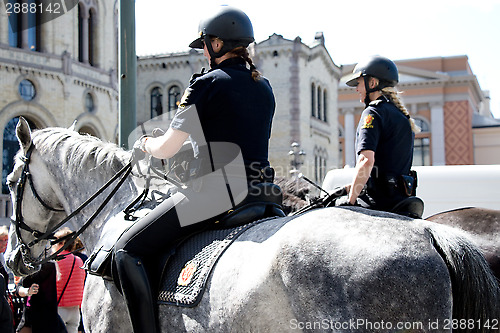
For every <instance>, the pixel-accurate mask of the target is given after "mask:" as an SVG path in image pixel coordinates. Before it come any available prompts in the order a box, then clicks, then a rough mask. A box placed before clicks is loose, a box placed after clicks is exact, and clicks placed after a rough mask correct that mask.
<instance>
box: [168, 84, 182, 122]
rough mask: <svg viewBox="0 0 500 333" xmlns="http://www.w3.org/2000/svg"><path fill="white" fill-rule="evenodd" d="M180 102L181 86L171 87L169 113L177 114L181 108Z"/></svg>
mask: <svg viewBox="0 0 500 333" xmlns="http://www.w3.org/2000/svg"><path fill="white" fill-rule="evenodd" d="M180 102H181V88H179V86H171V87H170V89H168V111H174V112H173V113H175V110H177V108H178V107H179V103H180ZM169 115H170V112H169ZM169 117H170V116H169Z"/></svg>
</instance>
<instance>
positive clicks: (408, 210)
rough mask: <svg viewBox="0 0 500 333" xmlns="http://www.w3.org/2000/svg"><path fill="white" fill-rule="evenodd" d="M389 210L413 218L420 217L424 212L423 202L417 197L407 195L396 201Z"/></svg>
mask: <svg viewBox="0 0 500 333" xmlns="http://www.w3.org/2000/svg"><path fill="white" fill-rule="evenodd" d="M391 212H393V213H396V214H399V215H404V216H408V217H411V218H414V219H421V218H422V215H423V213H424V202H423V201H422V199H420V198H419V197H408V198H405V199H403V200H401V201H400V202H398V203H397V204H396V205H395V206H394V207H393V208H392V209H391Z"/></svg>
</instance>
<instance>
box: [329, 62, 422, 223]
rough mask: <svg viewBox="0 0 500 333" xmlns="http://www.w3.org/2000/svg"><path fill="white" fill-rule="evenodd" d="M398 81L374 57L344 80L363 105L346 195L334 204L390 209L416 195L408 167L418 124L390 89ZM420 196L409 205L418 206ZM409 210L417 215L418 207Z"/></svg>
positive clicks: (388, 66)
mask: <svg viewBox="0 0 500 333" xmlns="http://www.w3.org/2000/svg"><path fill="white" fill-rule="evenodd" d="M398 81H399V74H398V69H397V67H396V65H395V64H394V62H392V61H391V60H390V59H387V58H384V57H380V56H375V57H371V58H370V59H368V61H366V62H364V63H358V64H357V65H356V67H355V68H354V71H353V73H352V74H351V76H350V77H349V79H348V80H347V82H346V83H347V85H348V86H351V87H356V91H357V92H358V94H359V96H360V99H361V101H362V102H364V104H365V106H366V108H365V110H364V111H363V113H362V115H361V119H360V122H359V124H358V128H357V132H356V152H357V155H358V158H357V163H356V173H355V176H354V178H353V181H352V183H351V184H350V185H348V186H346V189H347V190H348V191H349V193H348V196H347V197H345V198H343V199H344V200H338V202H337V205H355V204H356V205H361V206H363V207H365V208H371V209H377V210H384V211H394V208H395V206H397V205H398V204H399V203H401V202H403V201H404V200H405V199H406V198H408V197H410V196H414V195H415V187H416V174H413V172H411V171H410V168H411V165H412V160H413V142H414V138H415V133H418V132H419V128H418V127H417V126H416V125H415V123H414V121H413V119H411V118H410V115H409V113H408V111H407V110H406V108H405V106H404V105H403V103H402V101H401V100H400V99H399V96H398V91H397V90H396V89H395V88H394V87H395V86H396V84H397V83H398ZM417 199H418V198H417ZM419 200H420V199H418V200H415V201H413V203H412V204H417V206H418V205H419V202H418V201H419ZM412 209H414V210H415V209H416V210H417V212H416V213H417V214H416V215H418V211H420V209H422V210H423V206H422V207H421V208H420V207H413V208H412ZM421 213H422V212H421V211H420V214H421Z"/></svg>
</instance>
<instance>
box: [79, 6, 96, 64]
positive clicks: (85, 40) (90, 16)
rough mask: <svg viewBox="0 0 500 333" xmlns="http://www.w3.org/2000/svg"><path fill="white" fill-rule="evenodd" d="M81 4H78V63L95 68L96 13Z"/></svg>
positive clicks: (94, 10) (92, 8)
mask: <svg viewBox="0 0 500 333" xmlns="http://www.w3.org/2000/svg"><path fill="white" fill-rule="evenodd" d="M89 7H90V6H88V5H85V4H84V3H83V2H80V3H79V4H78V61H80V62H83V63H86V64H90V65H91V66H95V65H96V63H97V61H96V60H97V59H96V46H97V45H96V42H95V41H96V38H97V36H96V30H97V11H96V8H95V7H94V6H93V5H91V7H90V8H89Z"/></svg>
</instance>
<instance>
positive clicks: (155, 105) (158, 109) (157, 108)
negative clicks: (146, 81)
mask: <svg viewBox="0 0 500 333" xmlns="http://www.w3.org/2000/svg"><path fill="white" fill-rule="evenodd" d="M162 99H163V95H162V93H161V90H160V88H158V87H156V88H153V90H151V119H153V118H156V117H158V116H161V115H162V114H163V104H162V101H161V100H162Z"/></svg>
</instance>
